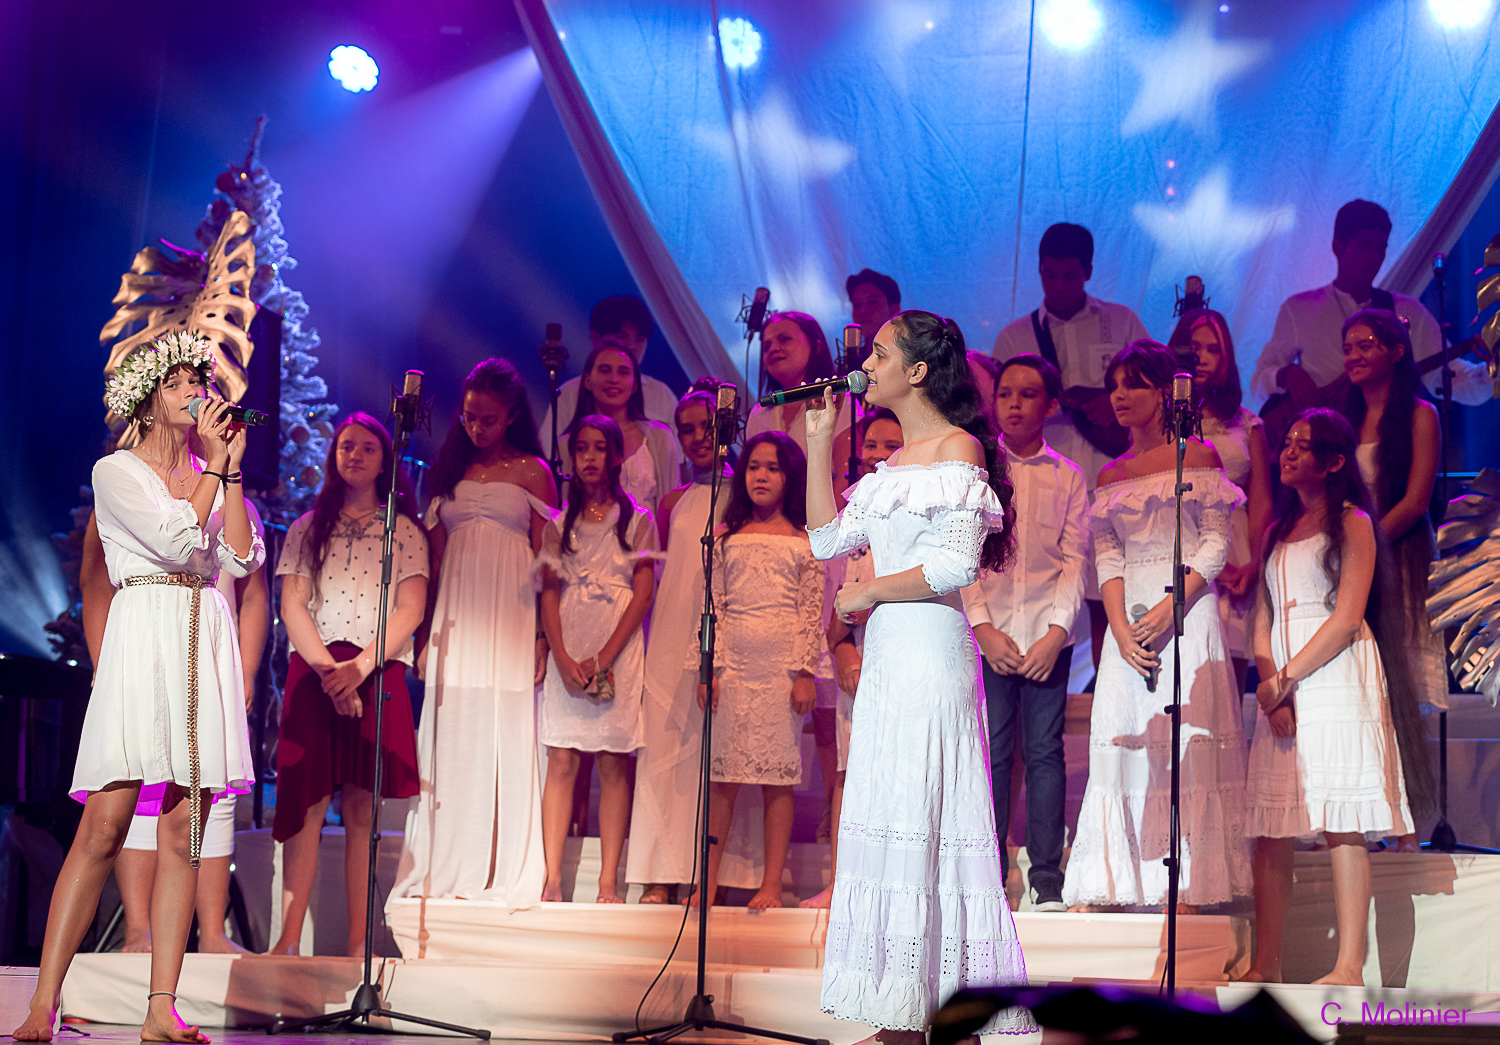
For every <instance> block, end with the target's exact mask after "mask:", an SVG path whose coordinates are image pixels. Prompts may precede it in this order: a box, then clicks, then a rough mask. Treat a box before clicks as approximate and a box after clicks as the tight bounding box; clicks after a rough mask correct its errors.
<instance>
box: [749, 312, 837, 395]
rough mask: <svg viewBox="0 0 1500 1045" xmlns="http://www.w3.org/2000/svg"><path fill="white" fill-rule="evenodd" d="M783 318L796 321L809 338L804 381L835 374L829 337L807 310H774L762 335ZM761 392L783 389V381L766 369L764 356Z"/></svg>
mask: <svg viewBox="0 0 1500 1045" xmlns="http://www.w3.org/2000/svg"><path fill="white" fill-rule="evenodd" d="M783 319H789V320H791V321H792V322H793V323H796V324H797V326H798V328H800V329H801V331H802V333H803V336H805V337H806V338H807V344H808V346H809V351H808V353H807V372H806V373H805V374H803V375H802V380H803V381H804V382H808V381H821V380H823V379H824V378H825V377H832V376H833V354H832V353H831V352H829V350H828V338H826V337H824V336H823V327H822V326H821V325H820V324H819V323H818V321H817V320H816V319H814V318H813V317H812V316H809V315H808V314H807V313H806V312H772V313H771V314H770V315H769V316H767V317H766V321H765V324H764V325H763V326H762V327H761V328H760V329H761V337H762V339H764V337H765V329H766V327H768V326H770V325H771V324H772V323H780V322H781V321H782V320H783ZM758 383H759V387H760V394H761V395H765V394H766V393H767V392H779V391H781V382H780V381H778V380H776V379H775V378H774V377H772V376H771V374H770V372H769V371H767V370H766V361H765V358H764V357H762V359H761V362H760V380H759V382H758Z"/></svg>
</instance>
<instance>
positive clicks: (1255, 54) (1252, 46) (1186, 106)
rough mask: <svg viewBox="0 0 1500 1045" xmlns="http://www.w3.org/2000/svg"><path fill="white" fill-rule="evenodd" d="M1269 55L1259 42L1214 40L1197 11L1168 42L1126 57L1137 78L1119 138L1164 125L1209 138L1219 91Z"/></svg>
mask: <svg viewBox="0 0 1500 1045" xmlns="http://www.w3.org/2000/svg"><path fill="white" fill-rule="evenodd" d="M1270 53H1271V45H1270V44H1269V43H1267V42H1266V41H1264V40H1253V41H1228V42H1225V41H1220V40H1216V39H1215V38H1214V33H1213V21H1212V14H1211V12H1210V11H1209V10H1208V9H1207V8H1200V9H1199V10H1197V11H1195V12H1194V13H1193V14H1192V15H1191V16H1189V17H1188V19H1187V20H1186V21H1185V22H1183V23H1182V26H1181V27H1180V28H1179V29H1178V30H1177V32H1176V33H1174V34H1173V35H1172V36H1171V37H1170V38H1168V39H1166V40H1163V41H1160V42H1159V43H1158V44H1156V45H1152V44H1151V43H1143V44H1141V45H1140V46H1138V47H1132V48H1131V50H1130V52H1128V53H1127V54H1126V59H1127V61H1129V62H1130V64H1131V65H1133V66H1135V69H1136V71H1137V72H1138V73H1140V74H1141V86H1140V89H1139V90H1138V91H1137V93H1136V96H1135V104H1134V105H1132V106H1131V107H1130V112H1128V113H1126V114H1125V120H1124V122H1123V123H1121V125H1120V137H1121V138H1130V137H1133V136H1135V135H1137V134H1144V133H1145V132H1146V131H1149V130H1152V129H1153V128H1156V127H1161V126H1163V125H1164V124H1169V123H1179V124H1184V125H1186V126H1188V127H1190V128H1192V129H1194V130H1196V131H1198V132H1199V133H1202V134H1209V133H1212V132H1213V131H1214V129H1215V119H1214V99H1215V97H1216V96H1217V95H1218V93H1219V91H1220V90H1221V89H1222V88H1223V87H1224V85H1225V84H1227V83H1229V82H1230V81H1231V80H1234V79H1236V78H1238V77H1240V76H1242V75H1243V74H1244V73H1245V72H1246V71H1247V70H1248V69H1250V67H1251V66H1253V65H1255V64H1257V63H1258V62H1261V61H1263V60H1264V59H1265V58H1266V56H1267V55H1269V54H1270Z"/></svg>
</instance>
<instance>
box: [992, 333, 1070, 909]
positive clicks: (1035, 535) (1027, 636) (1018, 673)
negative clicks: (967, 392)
mask: <svg viewBox="0 0 1500 1045" xmlns="http://www.w3.org/2000/svg"><path fill="white" fill-rule="evenodd" d="M1061 391H1062V378H1061V377H1060V375H1059V374H1058V371H1057V368H1056V367H1054V366H1053V365H1052V364H1051V363H1049V362H1047V361H1046V360H1045V359H1043V358H1042V357H1041V356H1039V355H1034V354H1030V353H1023V354H1020V355H1016V356H1012V357H1011V358H1009V359H1007V360H1006V361H1005V362H1004V364H1003V365H1002V367H1001V370H1000V379H999V381H998V383H997V386H996V390H995V412H996V414H997V417H998V420H999V424H1000V431H1001V433H1002V439H1001V447H1002V449H1003V450H1004V451H1005V456H1006V463H1007V465H1008V467H1009V470H1010V480H1011V483H1012V484H1013V485H1014V486H1015V491H1016V500H1015V505H1016V562H1015V566H1014V567H1013V568H1012V569H1011V571H1010V572H1009V573H1008V574H1002V573H988V572H986V573H983V574H981V575H980V578H979V580H978V581H976V582H975V583H973V584H971V585H969V587H967V588H965V589H964V590H963V599H964V611H965V612H966V613H967V614H968V616H969V623H970V624H971V625H972V626H973V628H974V638H975V640H976V641H977V642H978V643H979V650H980V652H981V653H982V654H983V660H982V661H981V667H982V669H983V673H984V693H985V703H986V705H987V707H988V711H989V729H990V783H991V787H992V789H993V791H994V801H995V829H996V833H997V834H998V835H999V837H1000V866H1001V870H1002V872H1004V873H1007V874H1008V873H1009V854H1008V852H1007V849H1006V845H1005V837H1006V834H1007V833H1008V832H1009V830H1010V774H1011V762H1012V759H1013V757H1014V754H1015V737H1016V730H1017V728H1018V727H1019V729H1020V733H1021V757H1022V759H1023V760H1024V762H1025V763H1026V851H1027V854H1028V855H1029V856H1030V858H1031V874H1030V881H1029V883H1028V884H1029V886H1030V888H1031V890H1032V893H1033V897H1034V900H1035V909H1036V910H1038V911H1065V910H1067V908H1066V907H1065V906H1064V905H1063V902H1062V883H1063V874H1062V866H1061V865H1062V849H1063V802H1064V797H1065V792H1066V785H1067V772H1066V769H1065V767H1064V763H1063V736H1062V733H1063V710H1064V706H1065V704H1066V702H1067V699H1068V670H1069V668H1070V666H1071V665H1072V660H1073V648H1072V647H1073V642H1074V639H1075V638H1076V637H1078V635H1079V634H1080V633H1082V634H1086V633H1087V629H1086V628H1084V627H1082V624H1083V621H1081V620H1080V616H1081V612H1080V611H1081V610H1082V608H1083V593H1084V564H1085V562H1086V561H1087V559H1088V545H1089V540H1088V491H1087V483H1086V480H1085V478H1084V474H1083V471H1082V470H1081V469H1080V468H1079V467H1078V465H1076V464H1074V463H1073V462H1072V461H1070V460H1068V459H1067V458H1066V457H1063V456H1062V455H1061V454H1059V453H1058V452H1057V451H1056V450H1054V449H1052V448H1051V447H1050V446H1048V445H1047V442H1046V440H1045V439H1044V438H1043V437H1042V426H1043V425H1044V424H1045V422H1046V421H1047V419H1048V418H1049V417H1051V416H1053V415H1054V414H1056V413H1057V411H1058V408H1059V403H1058V397H1059V395H1060V393H1061ZM1084 620H1086V618H1084Z"/></svg>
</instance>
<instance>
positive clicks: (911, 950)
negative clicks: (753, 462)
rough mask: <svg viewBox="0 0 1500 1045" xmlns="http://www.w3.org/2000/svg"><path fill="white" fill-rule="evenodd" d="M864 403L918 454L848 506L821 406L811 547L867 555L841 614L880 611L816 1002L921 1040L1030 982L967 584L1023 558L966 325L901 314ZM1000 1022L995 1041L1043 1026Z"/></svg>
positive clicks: (876, 354)
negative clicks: (961, 1010)
mask: <svg viewBox="0 0 1500 1045" xmlns="http://www.w3.org/2000/svg"><path fill="white" fill-rule="evenodd" d="M864 370H865V372H866V373H867V374H868V375H869V377H870V387H869V391H868V392H867V393H866V401H867V402H868V403H869V404H870V405H872V406H877V407H879V406H884V407H888V408H890V409H891V410H892V411H893V412H894V413H895V414H896V417H897V418H898V419H899V420H900V422H901V429H902V432H903V434H904V436H905V445H904V447H903V448H902V449H901V450H900V451H899V452H898V454H897V455H896V456H894V457H892V458H891V461H889V462H884V463H882V464H880V465H879V466H877V468H876V471H875V474H874V475H871V476H868V477H866V478H864V479H861V480H860V481H859V482H858V483H856V484H855V485H854V486H853V487H852V488H851V489H850V491H849V495H848V505H847V507H846V508H845V509H844V511H843V512H842V513H841V514H836V513H835V509H834V495H833V484H832V482H831V480H830V473H831V472H832V470H833V461H832V452H833V435H834V427H835V426H834V423H833V418H834V402H833V398H832V397H831V396H828V397H826V398H825V400H824V402H823V404H822V406H821V408H818V409H813V410H810V411H809V412H808V415H807V416H808V421H807V435H808V449H809V451H810V455H811V457H810V461H809V464H808V472H807V475H808V479H807V502H808V526H809V534H810V536H811V538H812V543H813V551H814V553H815V554H816V555H817V556H818V557H819V558H824V559H827V558H832V557H834V556H836V555H842V554H846V553H848V552H850V551H852V550H853V549H855V548H858V547H861V546H864V545H868V546H869V548H870V552H871V555H872V557H873V560H874V567H875V570H874V572H875V579H874V580H872V581H868V582H864V583H860V582H846V583H845V584H844V585H843V586H842V587H841V588H840V589H839V593H838V597H837V604H836V607H835V612H837V613H838V614H839V616H840V618H841V619H843V620H844V621H845V622H846V623H849V622H852V621H853V620H854V619H856V615H858V614H860V613H861V612H862V611H864V610H867V609H869V610H871V611H872V612H871V613H870V616H869V621H868V623H867V624H866V625H865V629H866V630H865V647H864V660H863V663H862V665H861V670H860V677H859V690H858V697H857V699H856V700H855V702H854V723H853V731H852V734H851V736H850V740H849V760H848V769H847V781H846V786H845V790H844V804H843V809H842V817H841V820H840V823H839V862H838V870H837V872H836V874H835V877H834V884H833V902H832V907H831V910H830V912H829V921H828V941H827V950H826V952H825V958H824V962H823V991H822V1000H821V1007H822V1009H823V1011H824V1012H828V1013H831V1014H832V1015H833V1016H835V1017H837V1018H840V1019H848V1020H857V1021H859V1022H862V1023H866V1024H869V1025H871V1026H874V1027H879V1028H882V1029H881V1031H880V1033H879V1034H877V1035H876V1036H875V1038H874V1039H870V1040H871V1041H874V1040H876V1039H878V1040H879V1041H880V1042H883V1043H885V1045H918V1043H920V1042H921V1041H922V1032H923V1029H924V1028H925V1027H926V1026H927V1023H928V1021H929V1020H930V1018H931V1016H932V1014H933V1012H934V1011H935V1010H936V1008H937V1005H938V1004H939V1002H940V1001H942V1000H943V999H945V998H946V997H947V996H948V995H949V994H951V993H952V992H953V991H955V990H957V989H959V988H961V987H968V986H988V985H993V984H999V983H1024V982H1025V978H1026V964H1025V961H1024V959H1023V958H1022V955H1021V945H1020V941H1019V940H1018V939H1017V937H1016V930H1015V924H1014V922H1013V921H1012V919H1011V914H1010V908H1009V906H1008V905H1007V904H1006V901H1005V887H1004V886H1005V883H1004V882H1003V881H1002V880H1001V877H1000V851H999V845H998V842H997V841H996V838H995V811H994V807H993V805H992V804H991V802H990V799H989V765H988V759H987V755H986V752H985V744H984V733H983V730H982V729H981V720H980V703H979V694H980V692H981V690H980V684H979V660H978V653H977V651H976V647H975V645H974V633H973V632H972V631H971V630H970V628H969V624H968V621H967V619H966V618H965V617H964V612H963V603H962V600H961V598H960V596H959V589H961V588H963V587H964V586H965V585H967V584H972V583H973V582H974V580H975V579H976V578H977V577H978V575H979V570H980V567H981V566H983V567H985V568H988V569H1003V568H1005V566H1006V565H1007V563H1008V560H1009V559H1010V557H1011V555H1012V554H1013V549H1012V547H1011V546H1012V545H1013V543H1014V542H1013V540H1012V539H1011V538H1010V536H1009V533H1008V526H1007V515H1008V514H1011V509H1010V508H1009V504H1010V500H1011V487H1010V484H1009V482H1008V481H1007V480H1006V477H1005V464H1004V458H1002V457H1001V456H1000V454H999V446H998V443H997V442H996V439H995V435H994V432H993V431H992V430H991V428H990V426H989V424H988V422H987V421H986V420H985V418H984V416H983V413H982V409H981V404H980V397H979V392H978V389H977V388H976V386H975V383H974V378H973V375H972V374H971V373H970V371H969V367H968V362H967V359H966V352H965V347H964V340H963V334H962V333H961V332H960V331H959V329H958V325H957V324H956V323H954V322H953V321H952V320H945V319H942V318H940V317H938V316H935V315H933V314H932V313H930V312H921V311H906V312H902V313H900V314H898V315H897V316H896V317H895V318H894V319H892V320H891V321H890V322H889V323H887V324H886V325H885V326H884V327H882V328H881V329H880V332H879V333H878V334H876V336H875V342H874V349H873V351H872V353H871V355H870V357H869V358H868V359H866V360H865V363H864ZM1035 1026H1036V1024H1035V1022H1034V1021H1033V1020H1032V1019H1031V1016H1030V1014H1029V1013H1026V1012H1024V1011H1019V1010H1010V1011H1007V1012H1003V1013H1000V1014H999V1015H998V1016H997V1017H996V1018H995V1020H993V1021H992V1022H991V1023H990V1024H989V1025H988V1026H987V1027H986V1028H984V1032H985V1033H994V1032H1014V1033H1020V1032H1027V1031H1031V1030H1034V1029H1035Z"/></svg>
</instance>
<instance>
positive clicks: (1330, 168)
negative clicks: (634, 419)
mask: <svg viewBox="0 0 1500 1045" xmlns="http://www.w3.org/2000/svg"><path fill="white" fill-rule="evenodd" d="M516 5H517V8H518V10H519V11H520V13H521V17H522V20H523V22H524V23H525V24H526V26H527V31H528V33H529V34H530V36H531V41H532V44H533V46H534V47H535V49H536V51H537V55H538V59H539V60H540V63H541V67H542V70H543V74H544V76H545V79H546V83H547V86H548V89H549V90H550V91H551V92H552V97H553V99H554V101H555V103H556V104H557V108H558V110H559V112H560V113H561V115H562V118H563V122H564V124H565V125H566V127H567V129H568V132H569V134H570V135H571V137H572V141H573V144H574V146H575V147H576V149H577V151H578V154H579V156H580V158H581V160H582V162H583V166H584V169H585V171H586V172H587V174H588V176H589V178H590V180H591V183H592V185H593V187H594V191H595V193H596V194H597V196H598V198H599V200H600V203H601V205H602V207H603V209H604V212H605V215H606V218H607V220H608V221H609V224H610V227H611V229H612V230H613V232H614V235H615V238H616V240H617V242H618V243H619V246H620V249H621V251H622V252H623V254H624V255H625V257H626V259H627V261H628V263H629V265H630V267H631V270H632V272H633V274H634V275H635V276H636V278H637V280H638V282H639V284H640V286H641V287H642V290H643V292H644V293H645V295H646V297H647V299H648V302H649V304H650V305H651V307H652V310H653V311H654V312H655V313H656V315H657V317H658V319H659V321H660V322H661V325H662V327H663V329H664V332H665V333H666V335H667V337H668V339H669V341H670V342H671V344H672V346H673V348H674V349H675V350H676V352H677V354H678V356H679V357H680V358H681V360H682V363H683V366H684V368H685V369H686V370H687V371H688V372H689V373H691V374H695V375H697V374H703V373H708V372H713V373H717V374H719V375H720V376H725V377H740V378H742V377H743V375H744V373H745V372H746V355H745V350H744V347H743V340H742V332H741V329H740V328H739V327H738V326H737V325H736V323H735V316H736V314H737V313H738V311H739V309H740V305H741V296H742V295H743V294H746V293H748V292H749V291H750V290H752V289H753V288H754V287H756V286H757V285H765V286H768V287H770V289H771V293H772V306H773V307H775V308H790V309H799V310H802V311H806V312H810V313H812V314H813V315H814V316H816V317H817V318H818V319H819V320H820V321H821V322H822V323H823V325H824V328H825V330H826V331H828V332H829V333H830V334H831V335H833V337H836V335H837V330H836V328H837V327H838V326H839V325H841V324H842V323H843V322H845V321H846V320H847V318H848V303H847V301H846V300H845V298H844V292H843V284H844V279H845V277H846V276H847V275H848V274H849V273H851V272H855V271H857V270H859V269H861V268H863V267H865V266H870V267H872V268H875V269H878V270H880V271H882V272H887V273H890V274H891V275H893V276H895V277H896V279H897V280H898V281H899V282H900V284H901V288H902V298H903V304H904V305H905V306H907V307H920V308H928V309H931V310H933V311H937V312H941V313H944V314H947V315H951V316H953V317H954V318H955V319H957V320H958V321H959V323H960V324H961V325H962V327H963V329H964V331H965V333H966V334H967V336H968V338H969V341H970V344H971V346H972V347H976V348H982V349H986V350H987V349H988V348H989V347H990V345H991V344H992V343H993V340H994V337H995V334H996V333H997V332H998V331H999V329H1000V328H1001V327H1002V326H1004V325H1005V324H1006V323H1007V322H1009V321H1010V320H1011V319H1013V318H1015V317H1016V316H1018V315H1022V314H1024V313H1026V312H1028V311H1030V310H1031V309H1032V308H1034V307H1035V306H1036V304H1037V303H1038V302H1039V301H1040V298H1041V288H1040V283H1039V280H1038V277H1037V273H1036V247H1037V242H1038V239H1039V238H1040V236H1041V233H1042V231H1043V230H1044V229H1045V228H1046V227H1047V226H1048V225H1051V224H1052V223H1054V222H1058V221H1071V222H1078V223H1080V224H1083V225H1086V226H1088V227H1089V228H1090V229H1091V230H1092V231H1093V233H1094V238H1095V243H1096V254H1095V261H1094V277H1093V281H1092V282H1091V283H1090V284H1089V290H1090V292H1091V293H1093V294H1094V295H1096V296H1098V297H1102V298H1106V299H1110V300H1115V301H1120V302H1123V303H1125V304H1127V305H1129V306H1131V307H1132V308H1134V309H1135V310H1136V311H1137V312H1138V313H1139V314H1140V316H1141V318H1142V319H1143V320H1144V321H1145V323H1146V325H1147V327H1148V328H1149V329H1150V331H1151V332H1152V334H1153V335H1154V336H1156V337H1159V338H1165V337H1166V336H1167V335H1168V334H1169V333H1170V331H1171V325H1172V319H1171V317H1172V305H1173V301H1174V287H1175V286H1176V285H1178V284H1181V283H1182V281H1183V279H1184V278H1185V277H1186V276H1187V275H1189V274H1191V273H1196V274H1198V275H1201V276H1202V277H1203V278H1204V279H1205V281H1206V282H1207V285H1208V290H1209V294H1210V295H1211V298H1212V303H1213V305H1214V307H1216V308H1218V309H1220V310H1221V311H1223V312H1224V313H1225V314H1226V315H1227V316H1228V317H1229V320H1230V324H1231V327H1232V330H1233V332H1234V335H1235V339H1236V342H1237V345H1238V346H1239V352H1238V354H1239V364H1240V368H1241V370H1242V371H1243V372H1244V373H1246V374H1247V375H1248V373H1249V371H1250V369H1251V367H1252V366H1253V365H1254V362H1255V357H1256V355H1257V354H1258V352H1259V350H1260V346H1261V345H1262V344H1264V342H1265V341H1266V339H1267V337H1268V336H1269V335H1270V332H1271V327H1272V324H1273V323H1274V321H1275V317H1276V311H1277V308H1278V307H1279V305H1280V303H1281V301H1282V300H1283V299H1284V298H1285V297H1287V295H1289V294H1292V293H1294V292H1296V291H1299V290H1305V289H1309V288H1311V287H1315V286H1319V285H1321V284H1324V283H1326V282H1328V280H1329V279H1331V278H1332V276H1333V259H1332V256H1331V254H1330V253H1329V243H1330V240H1331V234H1332V228H1333V218H1334V213H1335V212H1336V211H1337V210H1338V208H1339V207H1340V206H1341V205H1342V204H1343V203H1345V202H1347V201H1348V200H1350V199H1354V198H1356V197H1362V198H1365V199H1373V200H1376V201H1378V202H1380V203H1381V204H1383V205H1384V206H1385V207H1386V208H1387V209H1388V210H1389V211H1390V213H1391V217H1392V220H1393V221H1394V224H1395V228H1394V231H1393V233H1392V236H1391V248H1390V252H1389V256H1388V259H1387V265H1386V270H1385V272H1384V273H1383V274H1382V279H1381V282H1382V283H1384V284H1385V285H1387V286H1389V287H1392V288H1394V289H1399V290H1403V291H1407V292H1410V293H1416V292H1419V291H1420V290H1421V289H1422V288H1423V287H1424V286H1425V285H1426V281H1427V278H1428V275H1429V263H1430V260H1431V254H1432V253H1433V252H1434V251H1438V250H1442V249H1444V248H1445V247H1447V246H1448V245H1449V244H1451V243H1452V242H1453V240H1454V239H1455V238H1456V237H1457V235H1458V234H1459V232H1461V231H1462V228H1463V225H1464V223H1465V222H1466V221H1467V218H1468V216H1469V215H1471V214H1472V213H1473V208H1474V206H1476V205H1477V203H1478V201H1479V200H1480V199H1481V198H1482V197H1483V195H1484V193H1485V192H1486V191H1487V190H1488V188H1489V186H1490V184H1491V183H1492V182H1493V180H1494V174H1495V171H1496V166H1497V159H1500V121H1492V114H1494V113H1495V111H1496V104H1497V101H1500V53H1496V50H1497V49H1496V47H1495V44H1496V42H1497V40H1500V36H1497V32H1500V30H1497V16H1496V12H1495V10H1494V0H1467V2H1466V0H1407V2H1398V0H1380V2H1371V0H1337V2H1335V0H1329V2H1321V3H1308V2H1306V0H1295V2H1288V0H1274V2H1271V0H1257V2H1254V3H1252V2H1248V0H1245V2H1231V3H1223V4H1214V3H1207V4H1168V3H1160V2H1143V0H1120V2H1115V3H1111V2H1108V0H1035V2H1034V3H1032V4H1029V5H1028V4H1025V3H1006V4H1001V3H995V2H993V0H975V2H971V3H964V2H959V0H796V2H788V0H742V2H740V3H737V4H733V5H730V4H726V3H717V2H711V0H516ZM1465 23H1472V24H1465ZM1487 128H1488V130H1487ZM833 337H830V340H833ZM756 367H757V361H756V359H755V357H754V355H753V354H751V355H750V356H749V360H748V368H749V369H748V372H749V373H751V374H754V373H755V370H756Z"/></svg>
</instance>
